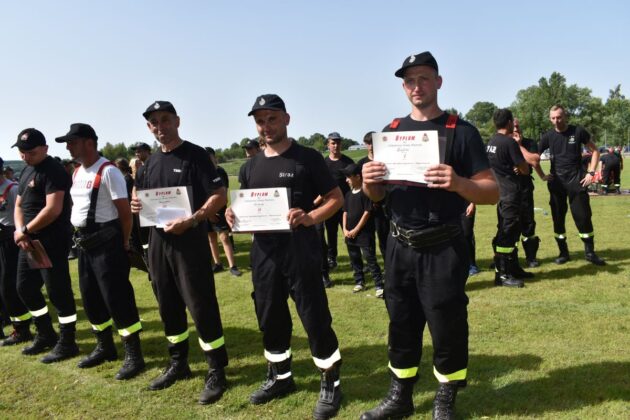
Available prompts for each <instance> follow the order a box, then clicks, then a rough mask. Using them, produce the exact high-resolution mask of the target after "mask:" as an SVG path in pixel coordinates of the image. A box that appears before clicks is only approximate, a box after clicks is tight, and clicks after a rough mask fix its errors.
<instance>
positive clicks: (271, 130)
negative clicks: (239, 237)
mask: <svg viewBox="0 0 630 420" xmlns="http://www.w3.org/2000/svg"><path fill="white" fill-rule="evenodd" d="M248 115H253V116H254V121H255V123H256V129H257V130H258V133H259V134H260V136H261V138H263V139H264V140H265V142H266V145H267V146H266V148H265V149H264V150H263V151H262V152H261V153H258V154H257V155H256V156H254V157H253V158H251V159H249V160H248V161H247V163H246V168H245V176H244V179H243V183H242V184H241V188H271V187H286V188H288V189H290V197H289V201H290V210H289V214H288V221H289V224H290V225H291V227H292V230H291V232H290V233H255V234H254V241H253V244H252V250H251V260H252V281H253V284H254V302H255V304H254V307H255V310H256V316H257V318H258V325H259V327H260V330H261V331H262V332H263V345H264V347H265V351H264V354H265V358H266V359H267V378H266V380H265V382H264V383H263V385H262V386H261V387H260V388H259V389H258V390H257V391H255V392H254V393H253V394H252V395H251V396H250V402H251V403H252V404H264V403H266V402H268V401H271V400H273V399H275V398H279V397H282V396H284V395H287V394H289V393H291V392H294V391H295V382H294V381H293V377H292V376H291V329H292V323H291V314H290V313H289V307H288V305H287V299H288V297H289V295H290V296H291V297H292V298H293V300H294V301H295V306H296V308H297V312H298V314H299V316H300V319H301V320H302V325H303V326H304V329H305V330H306V333H307V335H308V342H309V345H310V348H311V354H312V356H313V360H314V362H315V365H316V366H317V367H318V368H319V369H320V371H321V392H320V396H319V400H318V402H317V405H316V406H315V410H314V412H313V415H314V417H315V418H316V419H328V418H330V417H333V416H334V415H335V414H336V413H337V411H338V410H339V405H340V403H341V389H340V387H339V367H340V365H341V355H340V353H339V343H338V341H337V336H336V335H335V332H334V331H333V329H332V317H331V315H330V311H329V309H328V300H327V298H326V292H325V290H324V285H323V284H322V282H321V277H320V276H319V266H320V264H321V259H322V255H321V254H320V253H319V252H318V250H319V248H318V247H313V244H315V243H317V241H318V237H317V232H316V231H315V227H314V225H315V224H316V223H320V222H322V221H323V220H324V219H326V218H328V217H330V216H331V215H332V214H333V213H335V212H336V211H337V210H338V209H339V208H340V207H341V206H342V204H343V197H342V195H341V191H340V189H339V187H338V186H337V185H336V183H335V181H334V180H333V179H332V177H331V176H330V174H329V172H328V170H327V168H326V164H325V162H324V159H323V158H322V156H321V155H320V154H319V153H318V152H317V151H316V150H314V149H310V148H306V147H303V146H300V145H299V144H298V143H297V142H295V141H292V140H291V139H289V137H288V136H287V126H288V125H289V120H290V117H289V114H287V112H286V108H285V105H284V102H283V101H282V99H281V98H280V97H279V96H277V95H273V94H268V95H261V96H259V97H258V98H256V102H255V103H254V106H253V107H252V110H251V111H250V112H249V114H248ZM318 195H321V196H322V197H324V202H323V204H322V205H321V206H319V207H317V208H313V207H314V206H313V200H314V199H315V197H317V196H318ZM226 217H227V219H228V222H229V223H230V224H231V225H232V224H233V222H234V213H233V212H232V208H228V211H227V213H226Z"/></svg>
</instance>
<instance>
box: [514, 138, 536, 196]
mask: <svg viewBox="0 0 630 420" xmlns="http://www.w3.org/2000/svg"><path fill="white" fill-rule="evenodd" d="M521 146H523V147H524V148H525V150H527V151H528V152H530V153H538V143H536V141H535V140H534V139H528V138H523V139H522V140H521ZM533 174H534V168H532V165H529V175H521V176H519V177H518V180H519V182H520V184H521V186H524V187H527V188H529V189H531V190H533V189H534V177H533Z"/></svg>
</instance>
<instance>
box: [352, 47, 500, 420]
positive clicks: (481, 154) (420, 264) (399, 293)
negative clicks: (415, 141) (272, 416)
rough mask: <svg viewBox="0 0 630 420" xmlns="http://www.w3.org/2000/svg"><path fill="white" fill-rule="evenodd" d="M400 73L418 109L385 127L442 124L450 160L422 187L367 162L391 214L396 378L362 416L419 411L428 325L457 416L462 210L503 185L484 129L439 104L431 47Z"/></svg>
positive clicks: (437, 410) (369, 190)
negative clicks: (416, 390)
mask: <svg viewBox="0 0 630 420" xmlns="http://www.w3.org/2000/svg"><path fill="white" fill-rule="evenodd" d="M395 75H396V76H397V77H400V78H402V79H403V83H402V87H403V90H404V92H405V94H406V95H407V98H408V99H409V102H411V114H409V115H408V116H406V117H403V118H400V119H398V118H397V119H395V120H394V121H393V122H392V123H391V124H389V125H387V126H386V127H385V128H384V129H383V131H418V130H421V131H424V130H435V131H437V132H438V136H440V137H443V138H444V139H445V141H444V143H443V144H446V147H444V150H445V151H446V153H444V155H445V162H446V163H440V164H438V165H433V166H431V167H429V169H427V171H426V172H425V173H424V177H425V180H426V181H427V184H426V185H424V186H407V185H396V184H383V181H382V179H383V176H385V173H386V170H387V168H386V167H385V165H384V164H383V163H381V162H377V161H372V162H367V163H365V164H364V165H363V189H364V191H365V192H366V194H367V195H368V196H369V197H370V198H371V199H372V201H380V200H383V199H385V205H386V207H387V209H388V212H389V214H390V217H391V222H392V235H391V236H390V238H389V239H388V242H387V257H386V260H387V264H388V265H387V271H386V280H385V302H386V305H387V310H388V313H389V318H390V322H389V343H388V352H389V370H390V374H391V386H390V389H389V393H388V395H387V396H386V397H385V399H384V400H383V401H382V402H381V403H380V404H379V405H378V406H377V407H376V408H374V409H372V410H370V411H368V412H366V413H363V415H362V416H361V418H362V419H384V418H390V417H402V416H408V415H412V414H413V412H414V406H413V398H412V394H413V385H414V383H415V382H416V380H417V378H418V365H419V363H420V357H421V353H422V334H423V330H424V326H425V324H428V325H429V329H430V331H431V337H432V339H433V348H434V350H433V365H434V369H433V372H434V374H435V376H436V377H437V379H438V381H439V382H440V384H439V387H438V390H437V393H436V395H435V399H434V402H433V418H434V419H451V418H453V416H454V414H453V412H454V405H455V397H456V395H457V390H458V388H459V387H463V386H464V385H465V384H466V371H467V365H468V319H467V310H466V305H467V304H468V297H467V296H466V293H465V291H464V285H465V284H466V279H467V277H468V267H469V255H468V247H467V245H466V240H465V238H464V236H463V235H462V232H461V225H460V216H461V214H462V213H464V211H465V209H466V205H467V202H473V203H477V204H493V203H496V202H497V199H498V189H497V185H496V182H495V180H494V177H493V175H492V172H491V170H490V168H489V165H488V159H487V157H486V154H485V150H484V146H483V142H482V140H481V137H480V135H479V132H478V131H477V129H475V127H473V126H472V125H470V124H469V123H467V122H465V121H457V120H456V119H455V118H454V117H449V115H448V114H446V113H445V112H444V111H442V110H441V109H440V107H439V105H438V102H437V93H438V89H439V88H440V87H441V86H442V77H441V76H440V75H439V73H438V65H437V62H436V60H435V58H433V55H431V53H429V52H423V53H421V54H416V55H412V56H410V57H408V58H407V59H405V61H404V62H403V65H402V67H401V68H400V69H399V70H398V71H396V73H395ZM447 122H448V126H449V128H446V125H447ZM449 139H450V140H449ZM449 145H450V147H449ZM449 150H450V151H449ZM443 162H444V161H443Z"/></svg>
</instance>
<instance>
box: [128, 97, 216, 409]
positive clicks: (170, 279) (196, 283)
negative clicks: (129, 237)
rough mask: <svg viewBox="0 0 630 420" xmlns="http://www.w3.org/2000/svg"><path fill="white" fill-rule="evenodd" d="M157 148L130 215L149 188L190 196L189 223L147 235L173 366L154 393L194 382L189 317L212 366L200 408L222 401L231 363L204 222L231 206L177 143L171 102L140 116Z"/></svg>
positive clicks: (196, 152)
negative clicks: (178, 383)
mask: <svg viewBox="0 0 630 420" xmlns="http://www.w3.org/2000/svg"><path fill="white" fill-rule="evenodd" d="M142 115H143V116H144V118H145V119H146V120H147V126H148V128H149V131H151V133H153V135H154V136H155V138H156V139H157V141H158V142H159V143H160V148H159V149H158V150H157V151H156V152H155V153H153V154H152V155H151V157H150V158H149V159H148V160H147V162H146V163H145V165H144V166H143V167H142V170H141V172H140V173H139V174H138V177H137V179H136V188H135V189H134V196H133V198H132V200H131V210H132V212H134V213H139V212H140V210H141V209H142V203H141V202H140V200H139V198H138V196H139V195H141V194H145V195H146V194H150V192H143V191H142V190H144V189H153V188H165V187H180V188H186V189H187V190H188V197H189V198H190V200H191V208H192V212H193V214H192V216H190V217H182V218H178V219H176V220H172V221H170V222H168V223H166V227H165V228H164V229H162V228H157V227H155V226H153V227H151V230H150V232H149V250H148V259H149V274H150V276H151V279H152V282H151V284H152V286H153V291H154V293H155V296H156V298H157V301H158V305H159V310H160V317H161V318H162V322H163V323H164V332H165V333H166V338H167V339H168V341H169V348H168V350H169V354H170V357H171V359H170V362H169V365H168V366H167V368H166V369H165V370H164V372H163V373H162V374H161V375H160V376H159V377H158V378H156V379H155V380H154V381H153V382H151V384H150V385H149V388H150V389H152V390H159V389H164V388H168V387H169V386H171V385H173V383H175V381H177V380H180V379H184V378H188V377H190V376H191V371H190V367H189V365H188V349H189V346H188V322H187V319H186V308H188V311H189V312H190V314H191V316H192V318H193V320H194V322H195V326H196V328H197V333H198V334H199V345H200V346H201V348H202V349H203V351H204V353H205V357H206V360H207V362H208V365H209V370H208V374H207V376H206V382H205V386H204V389H203V391H202V392H201V396H200V398H199V403H200V404H209V403H212V402H214V401H217V400H218V399H219V398H221V396H222V395H223V393H224V392H225V390H226V387H227V382H226V379H225V370H224V368H225V366H227V364H228V356H227V351H226V349H225V339H224V337H223V326H222V324H221V316H220V314H219V304H218V302H217V296H216V292H215V287H214V277H213V275H212V269H211V266H210V259H211V255H210V245H209V244H208V237H207V232H208V228H207V225H206V220H207V219H208V216H210V215H211V214H216V213H217V212H218V211H219V209H220V208H221V207H223V206H224V205H225V203H226V192H225V188H224V187H223V184H222V182H221V178H219V176H218V175H217V173H216V171H215V169H214V167H213V166H212V165H211V164H210V162H209V161H208V155H207V154H206V151H205V150H204V149H203V148H201V147H199V146H197V145H195V144H193V143H190V142H188V141H185V140H182V139H181V138H180V137H179V131H178V129H179V122H180V120H179V116H178V115H177V112H176V111H175V108H174V107H173V105H172V104H171V103H170V102H167V101H156V102H154V103H153V104H151V105H150V106H149V107H148V108H147V110H146V111H145V112H144V113H143V114H142Z"/></svg>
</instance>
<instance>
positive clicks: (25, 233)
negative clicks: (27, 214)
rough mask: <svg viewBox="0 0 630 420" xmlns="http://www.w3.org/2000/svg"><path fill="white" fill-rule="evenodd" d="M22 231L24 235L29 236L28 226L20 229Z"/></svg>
mask: <svg viewBox="0 0 630 420" xmlns="http://www.w3.org/2000/svg"><path fill="white" fill-rule="evenodd" d="M20 231H21V232H22V234H24V235H28V228H27V227H26V225H24V226H22V228H21V229H20Z"/></svg>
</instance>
